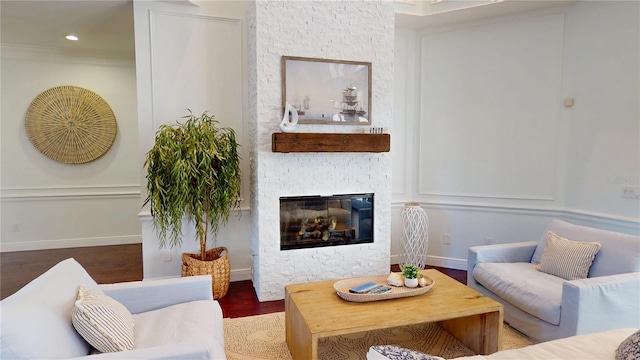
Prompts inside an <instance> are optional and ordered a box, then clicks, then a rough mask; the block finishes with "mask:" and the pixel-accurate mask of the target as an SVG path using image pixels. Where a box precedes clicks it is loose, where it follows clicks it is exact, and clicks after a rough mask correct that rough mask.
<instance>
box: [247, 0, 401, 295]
mask: <svg viewBox="0 0 640 360" xmlns="http://www.w3.org/2000/svg"><path fill="white" fill-rule="evenodd" d="M355 19H357V21H356V23H357V25H354V26H350V27H349V28H348V31H347V32H348V36H345V26H347V25H348V24H356V23H354V21H355ZM248 22H249V24H248V46H249V49H248V54H249V56H248V58H249V71H248V75H249V78H248V89H249V104H248V105H249V107H248V108H249V118H250V120H249V124H248V125H249V134H250V137H251V147H252V148H251V158H250V166H251V177H252V179H251V221H252V229H251V236H252V238H251V247H252V254H251V255H252V257H253V267H252V280H253V284H254V287H255V290H256V294H257V295H258V298H259V300H260V301H270V300H277V299H282V298H284V286H286V285H287V284H293V283H301V282H309V281H321V280H329V279H339V278H344V277H354V276H368V275H379V274H386V273H388V272H389V266H390V254H391V154H390V153H389V152H382V153H370V152H350V153H345V152H299V153H277V152H272V140H271V139H272V134H273V133H275V132H279V131H280V130H279V128H278V124H279V123H280V121H281V120H282V116H283V109H282V108H281V104H282V98H281V94H282V86H281V68H280V66H281V57H282V56H304V57H312V58H324V59H338V60H353V61H365V62H371V64H372V91H371V92H372V104H371V106H372V109H371V119H372V120H371V121H372V124H371V125H372V126H375V127H386V128H391V125H392V119H393V112H392V108H393V60H394V56H393V44H394V10H393V2H392V1H348V2H336V1H317V0H316V1H295V2H279V1H256V2H252V3H251V8H250V11H249V14H248ZM365 130H366V128H365V127H362V126H358V125H334V124H331V123H327V124H323V125H308V124H305V125H298V128H296V131H297V132H310V133H362V132H365ZM392 138H393V137H392ZM392 151H393V148H392ZM333 194H339V195H340V194H358V196H359V199H360V200H362V199H369V197H368V196H369V195H370V199H371V206H370V208H369V209H364V208H363V212H362V215H359V217H358V218H356V219H354V218H353V212H352V210H353V208H354V205H357V204H355V203H353V200H351V201H352V203H351V204H349V205H339V206H338V205H337V203H335V202H334V203H332V204H331V205H330V204H327V205H326V206H327V209H328V208H329V207H332V208H334V210H332V211H335V210H336V209H343V210H348V211H349V212H350V215H349V216H351V224H350V225H349V228H348V231H346V230H347V229H344V228H343V230H344V231H343V232H342V236H343V237H348V236H351V235H354V236H355V235H356V232H357V235H366V234H365V233H366V231H370V232H371V238H367V240H366V241H358V242H356V243H352V244H349V245H348V246H317V247H306V246H299V247H293V246H291V247H289V246H285V247H289V248H288V249H282V245H281V220H282V219H281V200H282V199H285V200H287V199H290V198H291V197H294V196H296V197H317V196H319V195H324V196H326V197H328V198H331V197H333V196H334V195H333ZM363 194H369V195H363ZM343 200H344V199H343ZM356 200H357V199H356ZM285 202H286V201H285ZM309 204H310V205H313V206H315V207H316V210H317V208H318V206H320V205H318V204H319V203H317V202H315V203H313V204H311V203H309ZM287 206H290V207H294V206H295V204H293V203H289V204H287ZM322 206H324V205H322ZM365 210H369V211H370V214H369V215H367V216H370V217H369V218H365V215H364V213H365V212H366V211H365ZM358 211H359V210H358ZM309 216H311V215H309ZM314 216H315V217H313V220H316V219H317V220H318V221H320V218H318V216H321V215H320V214H315V215H314ZM323 216H324V218H323V221H329V222H330V221H331V216H332V215H331V213H327V214H326V215H323ZM360 216H362V217H360ZM327 217H328V218H329V219H327ZM306 219H307V221H309V220H310V219H309V217H307V218H306ZM346 219H347V218H346V217H343V220H346ZM301 220H304V218H303V219H296V220H295V221H297V222H298V225H297V226H298V228H297V232H300V229H301V225H300V221H301ZM337 220H338V219H337V218H336V222H337ZM354 220H357V223H358V226H354ZM361 220H365V221H364V222H363V221H361ZM366 220H370V222H371V226H370V227H369V228H366V225H365V224H366V222H367V221H366ZM295 221H294V222H295ZM360 223H362V226H361V225H360ZM329 224H330V223H329ZM337 226H338V224H337V223H336V228H337ZM327 228H328V227H327ZM291 230H292V232H293V233H295V232H296V230H295V227H294V228H292V229H291ZM309 230H311V228H309ZM322 230H324V229H322ZM322 230H319V229H318V231H320V233H319V234H318V233H316V235H318V236H320V242H323V240H322ZM313 231H316V230H315V229H314V230H313ZM305 232H306V230H305ZM304 235H305V234H304V232H303V234H302V235H300V236H304ZM335 235H336V236H337V235H338V233H336V234H335ZM292 236H293V234H292ZM310 236H311V235H308V237H307V238H309V237H310ZM301 240H302V239H301ZM325 241H329V240H325ZM336 241H338V240H336ZM305 245H306V244H305Z"/></svg>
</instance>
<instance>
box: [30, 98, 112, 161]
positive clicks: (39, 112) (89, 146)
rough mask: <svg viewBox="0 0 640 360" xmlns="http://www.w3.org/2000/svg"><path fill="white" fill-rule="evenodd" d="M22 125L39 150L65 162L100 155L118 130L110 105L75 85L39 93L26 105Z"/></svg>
mask: <svg viewBox="0 0 640 360" xmlns="http://www.w3.org/2000/svg"><path fill="white" fill-rule="evenodd" d="M25 127H26V129H27V135H28V136H29V140H31V143H32V144H33V146H35V147H36V149H38V151H40V152H41V153H42V154H44V155H45V156H47V157H49V158H51V159H53V160H56V161H59V162H62V163H66V164H83V163H88V162H90V161H93V160H95V159H97V158H99V157H101V156H102V155H104V154H105V153H106V152H107V151H108V150H109V148H111V145H113V142H114V141H115V139H116V134H117V133H118V125H117V123H116V118H115V116H114V115H113V111H111V108H110V107H109V104H107V103H106V101H104V100H103V99H102V98H101V97H100V96H99V95H98V94H96V93H94V92H93V91H90V90H87V89H83V88H80V87H76V86H59V87H55V88H51V89H49V90H47V91H44V92H43V93H41V94H40V95H38V96H37V97H36V98H35V99H34V100H33V101H32V102H31V105H29V109H28V110H27V117H26V121H25Z"/></svg>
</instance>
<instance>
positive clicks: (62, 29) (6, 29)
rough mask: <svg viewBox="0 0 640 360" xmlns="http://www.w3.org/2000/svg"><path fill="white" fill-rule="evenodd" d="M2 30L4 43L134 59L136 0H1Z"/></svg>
mask: <svg viewBox="0 0 640 360" xmlns="http://www.w3.org/2000/svg"><path fill="white" fill-rule="evenodd" d="M0 34H1V36H0V37H1V41H2V44H3V45H5V44H6V45H18V46H30V47H31V46H33V47H40V48H50V49H57V50H58V51H59V50H63V51H65V52H69V53H72V54H84V55H88V56H99V57H108V58H117V59H129V60H133V59H134V56H135V47H134V36H133V1H132V0H72V1H64V0H63V1H58V0H48V1H34V0H1V1H0ZM68 34H75V35H77V36H78V37H79V38H80V40H79V41H69V40H66V39H65V36H66V35H68Z"/></svg>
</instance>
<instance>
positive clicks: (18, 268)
mask: <svg viewBox="0 0 640 360" xmlns="http://www.w3.org/2000/svg"><path fill="white" fill-rule="evenodd" d="M70 257H72V258H74V259H76V261H78V262H79V263H80V264H82V266H83V267H84V268H85V269H86V270H87V272H88V273H89V275H91V276H92V277H93V278H94V279H95V280H96V282H97V283H99V284H108V283H116V282H123V281H136V280H142V245H141V244H132V245H114V246H97V247H84V248H68V249H54V250H37V251H19V252H6V253H0V298H2V299H4V298H5V297H7V296H9V295H11V294H13V293H15V292H16V291H18V290H19V289H20V288H21V287H23V286H24V285H26V284H27V283H28V282H29V281H31V280H33V279H35V278H36V277H38V276H40V275H41V274H42V273H44V272H45V271H47V270H48V269H49V268H51V267H52V266H53V265H55V264H57V263H58V262H60V261H62V260H64V259H67V258H70ZM430 268H433V267H430ZM435 269H438V270H439V271H441V272H443V273H445V274H447V275H449V276H451V277H452V278H454V279H456V280H458V281H460V282H461V283H463V284H466V281H467V272H466V271H464V270H453V269H445V268H437V267H435ZM391 271H399V268H398V266H397V265H392V266H391ZM218 301H219V303H220V307H222V312H223V316H224V317H228V318H235V317H243V316H252V315H259V314H268V313H272V312H278V311H284V300H276V301H263V302H260V301H258V297H257V296H256V293H255V290H254V289H253V283H252V282H251V281H250V280H245V281H234V282H232V283H231V284H230V285H229V291H228V292H227V295H226V296H225V297H223V298H222V299H219V300H218Z"/></svg>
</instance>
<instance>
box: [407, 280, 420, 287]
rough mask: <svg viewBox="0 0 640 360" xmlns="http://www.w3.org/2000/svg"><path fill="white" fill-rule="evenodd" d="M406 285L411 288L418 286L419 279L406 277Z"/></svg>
mask: <svg viewBox="0 0 640 360" xmlns="http://www.w3.org/2000/svg"><path fill="white" fill-rule="evenodd" d="M404 286H406V287H409V288H414V287H416V286H418V279H407V278H405V279H404Z"/></svg>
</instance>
